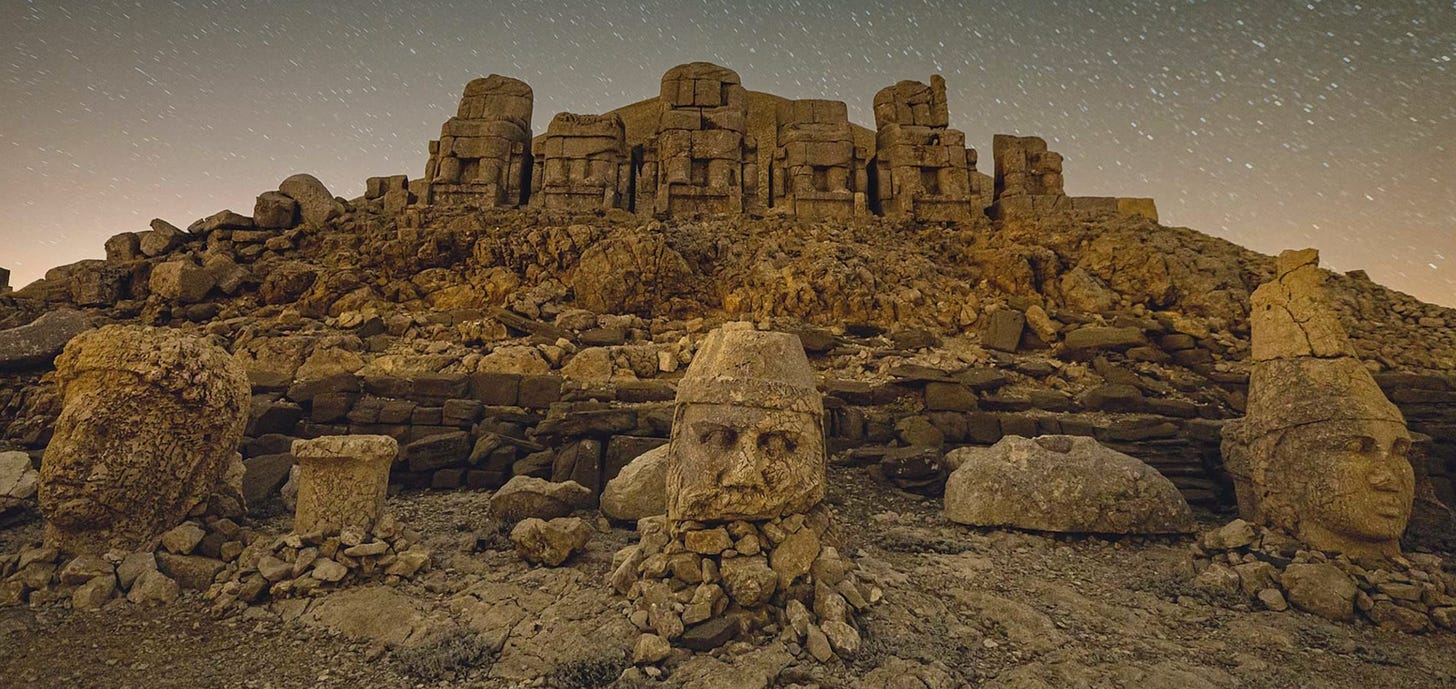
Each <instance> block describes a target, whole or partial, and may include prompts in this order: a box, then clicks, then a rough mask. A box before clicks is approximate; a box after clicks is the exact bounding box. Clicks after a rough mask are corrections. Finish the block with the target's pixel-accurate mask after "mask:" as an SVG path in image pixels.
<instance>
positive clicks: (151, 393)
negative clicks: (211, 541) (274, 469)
mask: <svg viewBox="0 0 1456 689" xmlns="http://www.w3.org/2000/svg"><path fill="white" fill-rule="evenodd" d="M56 369H57V377H58V380H59V384H60V388H61V391H62V394H63V395H64V399H65V403H64V404H65V406H64V408H63V409H62V411H61V415H60V419H59V420H58V421H57V422H56V431H55V437H54V438H53V439H52V440H51V443H50V445H49V446H48V447H47V448H46V453H45V460H44V461H43V462H42V465H41V474H40V486H39V496H40V507H41V512H42V513H43V514H44V515H45V517H46V541H47V542H48V543H50V544H52V545H53V546H55V547H57V548H59V549H61V550H62V551H65V552H76V553H82V552H92V553H100V552H104V551H106V550H108V549H112V548H118V549H121V550H123V551H132V550H138V549H140V548H142V547H143V546H144V545H145V544H147V543H148V542H150V541H151V540H152V539H154V538H156V537H157V536H159V535H160V534H161V533H162V532H164V531H166V530H167V529H170V528H172V527H173V526H176V525H177V523H179V522H180V521H182V518H183V517H185V516H186V515H187V513H188V512H189V511H191V510H192V509H193V508H195V507H197V506H198V505H199V504H201V503H202V502H204V501H206V500H207V499H208V498H209V497H210V496H211V495H212V494H213V493H214V492H215V491H216V490H217V488H218V486H219V485H220V484H223V483H224V482H225V479H226V478H227V477H228V473H229V471H230V470H231V469H233V466H232V464H233V462H234V458H235V457H236V450H235V448H236V447H237V444H238V441H239V440H240V439H241V437H242V432H243V425H244V423H245V422H246V410H247V407H248V400H249V394H248V393H249V388H248V381H247V376H246V375H245V374H244V373H243V369H242V367H241V366H239V365H238V364H237V363H235V362H234V361H233V359H232V357H230V356H229V355H228V354H227V352H225V351H223V350H221V349H219V348H217V347H214V346H212V345H209V344H207V343H205V342H203V341H202V340H199V339H197V338H194V337H189V336H186V335H183V334H182V333H180V332H178V331H175V330H167V329H159V328H146V327H138V326H106V327H104V328H101V329H99V330H94V331H91V332H89V333H86V334H83V335H81V336H78V337H77V338H76V339H74V340H72V341H71V343H70V344H68V345H67V347H66V351H65V352H63V353H62V355H61V356H60V357H58V358H57V362H56ZM238 478H239V479H240V478H241V477H240V476H239V477H238Z"/></svg>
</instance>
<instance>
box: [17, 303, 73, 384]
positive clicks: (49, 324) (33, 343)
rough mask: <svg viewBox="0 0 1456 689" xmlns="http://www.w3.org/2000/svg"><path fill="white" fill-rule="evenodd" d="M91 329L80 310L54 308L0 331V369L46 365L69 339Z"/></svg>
mask: <svg viewBox="0 0 1456 689" xmlns="http://www.w3.org/2000/svg"><path fill="white" fill-rule="evenodd" d="M90 329H91V319H89V318H87V317H86V315H85V314H83V313H81V312H80V311H75V310H72V309H65V308H61V309H56V310H54V311H47V312H46V313H44V314H41V316H40V318H37V319H35V320H34V321H31V322H30V323H29V324H27V325H22V326H20V327H16V328H10V329H9V330H0V370H5V369H21V368H30V367H36V366H49V365H50V364H51V360H52V359H55V358H56V355H57V354H59V353H60V352H61V349H62V348H63V347H65V346H66V343H67V342H70V341H71V338H73V337H75V336H77V335H80V334H81V333H83V332H86V331H87V330H90Z"/></svg>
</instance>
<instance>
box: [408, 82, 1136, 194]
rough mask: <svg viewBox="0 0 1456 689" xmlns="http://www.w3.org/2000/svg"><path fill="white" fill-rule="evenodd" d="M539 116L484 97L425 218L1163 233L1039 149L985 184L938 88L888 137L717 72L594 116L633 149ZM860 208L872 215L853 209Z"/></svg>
mask: <svg viewBox="0 0 1456 689" xmlns="http://www.w3.org/2000/svg"><path fill="white" fill-rule="evenodd" d="M531 103H532V95H531V91H530V87H529V86H527V85H526V84H524V83H523V82H520V81H517V80H514V79H508V78H506V77H501V76H497V75H492V76H490V77H488V78H486V79H477V80H475V81H473V82H471V83H470V85H469V86H467V88H466V94H465V97H464V98H462V100H461V104H460V109H459V113H458V114H457V116H456V117H453V118H451V119H450V120H449V121H448V122H446V123H445V125H444V127H442V131H441V137H440V139H439V140H438V141H433V142H431V143H430V158H429V162H428V163H427V164H426V168H425V176H424V178H423V179H421V180H418V181H417V182H416V184H415V185H414V186H412V187H410V191H412V192H413V193H414V194H416V195H417V196H418V197H419V200H420V202H421V203H423V204H425V205H432V204H441V205H468V206H474V207H477V208H495V207H514V206H517V205H522V204H525V203H527V202H528V201H529V202H530V204H531V205H534V206H538V207H542V208H547V209H551V210H566V211H577V212H581V211H601V210H604V209H613V208H616V209H624V210H632V211H635V212H637V213H641V214H643V215H656V216H660V217H690V216H694V215H724V214H728V215H733V214H743V213H756V212H760V211H762V210H764V209H766V208H767V207H768V206H771V205H778V206H779V207H781V208H784V209H786V210H787V211H788V213H789V214H792V215H796V216H800V217H804V218H809V219H816V218H828V217H845V216H847V215H853V214H859V213H863V212H869V211H874V212H876V213H879V214H883V215H886V216H889V217H893V218H905V219H916V220H929V221H967V220H970V219H972V218H973V217H976V216H980V215H982V214H983V213H985V212H987V211H988V209H991V208H992V207H993V203H995V207H994V211H993V215H994V216H996V217H1001V216H1003V215H1006V214H1011V215H1016V214H1021V215H1038V214H1040V215H1048V214H1067V213H1093V214H1119V215H1141V216H1146V217H1149V218H1153V219H1156V218H1157V210H1156V208H1155V207H1154V205H1153V202H1152V200H1151V199H1129V198H1114V197H1077V198H1072V197H1068V196H1066V194H1065V193H1064V192H1063V189H1062V186H1063V185H1062V177H1061V175H1062V172H1061V161H1062V159H1061V156H1060V155H1059V154H1057V153H1056V152H1053V151H1050V150H1048V149H1047V147H1046V143H1045V141H1043V140H1041V139H1039V138H1036V137H1010V136H1002V135H997V137H996V142H997V143H996V145H995V152H996V161H995V166H996V177H994V178H993V177H992V176H991V175H986V174H983V173H981V172H978V171H977V170H976V165H977V162H978V160H977V158H978V156H977V153H976V150H975V149H974V148H967V147H966V146H965V134H964V133H963V132H961V131H960V130H956V129H951V128H950V127H949V109H948V106H947V104H946V99H945V81H944V79H942V78H941V77H940V76H938V75H936V76H933V77H932V78H931V80H930V83H929V84H928V85H927V84H924V83H920V82H915V81H902V82H899V83H897V84H895V85H892V86H889V87H887V88H885V89H882V90H881V91H880V92H879V93H878V94H876V96H875V104H874V110H875V123H876V129H877V131H875V132H871V131H869V130H867V129H865V128H863V127H859V126H856V125H853V124H852V123H849V122H848V117H847V115H843V116H842V115H841V114H840V111H841V110H846V109H845V108H844V106H843V104H842V103H839V104H838V105H830V104H831V103H838V102H837V101H820V100H806V101H791V100H788V99H784V98H780V97H778V96H774V95H772V94H764V93H756V92H750V91H748V90H747V89H745V88H744V87H743V84H742V83H741V81H740V79H739V76H738V74H737V73H736V72H734V71H733V70H731V69H728V68H726V67H721V66H718V65H713V64H710V63H706V62H694V63H689V64H685V65H679V66H677V67H674V68H672V69H671V70H668V72H667V73H666V74H664V75H663V78H662V82H661V90H660V93H659V95H658V96H657V97H656V98H653V99H649V100H645V101H641V102H638V103H634V104H632V105H629V106H626V107H623V108H619V109H618V110H614V111H612V112H610V113H607V114H606V115H603V116H592V117H594V118H597V117H600V118H611V117H616V118H618V119H619V120H620V122H621V136H620V138H618V135H617V132H616V130H615V127H613V126H612V125H610V124H609V123H610V122H611V120H610V119H593V120H592V122H591V123H587V122H586V121H585V120H583V119H581V118H582V117H584V116H579V115H573V114H570V113H562V114H561V115H560V117H564V118H565V119H564V120H561V121H559V122H558V121H557V120H553V128H554V129H555V131H548V132H547V134H546V135H543V136H542V137H538V138H537V139H536V140H535V141H534V142H532V140H531V131H530V115H531ZM796 103H797V104H798V105H796ZM810 103H819V104H820V105H819V106H813V105H809V104H810ZM816 108H817V109H816ZM598 129H600V130H601V131H596V130H598ZM608 129H610V131H608ZM567 148H570V149H571V150H570V151H568V150H567ZM588 148H590V149H591V150H587V149H588ZM811 149H812V151H813V152H812V153H811V152H810V150H811ZM846 151H847V154H846ZM538 158H539V159H538ZM545 158H551V159H552V162H549V163H548V162H547V161H546V160H545ZM811 159H812V160H811ZM614 163H615V164H614ZM816 169H817V170H816ZM796 171H797V172H796ZM816 175H817V177H815V176H816ZM543 178H550V179H549V182H548V180H547V179H543ZM608 178H611V179H610V180H609V179H608ZM841 178H844V181H841ZM612 182H615V184H612ZM796 185H797V186H796ZM794 189H797V191H793V190H794ZM609 190H610V191H609ZM598 192H600V193H601V195H602V196H603V197H604V198H603V199H602V200H600V202H598V200H597V199H596V196H597V194H598ZM845 194H848V195H849V196H848V197H847V198H841V197H844V195H845ZM856 194H862V195H863V197H862V200H863V209H864V210H860V207H859V206H856V205H854V204H856V203H859V201H857V200H856V199H858V198H860V197H856V196H855V195H856ZM535 197H539V198H535ZM606 197H610V198H606ZM811 197H812V198H811ZM1002 197H1004V199H1003V198H1002ZM568 199H571V200H570V201H568ZM800 206H803V208H802V209H801V208H800ZM846 208H848V209H849V210H846Z"/></svg>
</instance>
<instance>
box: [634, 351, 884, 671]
mask: <svg viewBox="0 0 1456 689" xmlns="http://www.w3.org/2000/svg"><path fill="white" fill-rule="evenodd" d="M823 417H824V411H823V406H822V401H821V400H820V397H819V392H818V390H817V389H816V388H815V384H814V375H813V369H812V368H810V366H809V362H808V359H807V358H806V357H805V356H804V350H803V345H802V344H801V343H800V341H799V338H798V337H796V336H793V335H788V334H785V333H775V332H758V331H755V330H754V329H753V327H752V326H751V325H750V324H748V323H732V324H728V325H725V326H723V327H722V328H720V329H718V330H715V331H713V332H711V333H709V335H708V337H707V339H706V340H704V342H703V345H702V346H701V347H700V348H699V350H698V355H697V356H696V357H695V358H694V360H693V363H692V365H691V366H689V367H688V371H687V372H686V374H685V375H684V377H683V380H682V382H681V384H680V385H679V387H678V394H677V399H676V404H675V411H674V421H673V432H672V438H671V440H670V441H669V444H668V449H667V466H666V505H665V507H666V515H663V516H654V517H648V518H645V519H641V520H640V521H638V522H637V530H638V535H639V539H640V540H639V543H638V544H636V545H633V546H629V547H627V548H625V549H623V550H621V551H619V552H618V553H617V555H616V557H615V558H614V560H613V572H612V575H611V584H612V587H613V588H615V589H616V590H617V591H618V592H620V593H622V594H623V595H625V596H627V598H628V599H629V600H631V601H632V603H633V610H632V612H631V619H632V622H633V624H635V625H636V626H637V627H638V629H640V630H642V632H643V637H642V638H641V639H639V641H638V644H637V649H638V655H639V658H637V659H636V660H637V661H639V662H648V663H650V662H656V661H657V660H661V658H654V657H653V656H654V655H656V651H660V650H661V649H664V648H670V647H671V646H672V645H678V646H682V647H685V648H689V649H693V650H698V651H706V650H711V649H713V648H716V647H718V646H721V645H723V644H725V643H727V642H728V641H730V640H733V639H736V638H740V637H742V636H746V635H748V634H750V633H751V632H753V631H754V630H757V629H761V628H763V627H765V626H768V625H770V624H772V625H777V626H778V627H779V628H780V629H784V630H791V631H792V633H793V635H794V637H795V639H796V640H798V641H799V642H801V643H803V644H804V646H805V648H807V649H808V650H809V652H810V654H812V655H813V656H814V657H815V658H816V659H818V660H819V661H821V662H828V661H829V660H830V659H831V658H833V657H835V656H836V655H852V654H854V653H856V652H857V651H858V650H859V648H860V644H861V642H862V640H861V637H860V633H859V631H858V628H857V627H856V626H855V617H854V616H855V613H856V612H858V611H860V610H863V609H865V608H866V607H868V606H869V605H870V604H871V603H873V602H875V601H877V600H878V599H879V598H880V596H881V593H880V591H879V590H878V589H876V588H874V587H870V586H867V585H865V584H863V583H861V582H860V581H859V580H858V578H857V577H856V576H855V567H854V564H853V563H852V562H851V561H849V560H848V559H846V558H845V557H844V556H842V555H841V554H840V553H839V550H838V549H837V547H836V546H835V538H834V531H833V518H832V514H831V512H830V511H829V510H828V509H827V508H826V507H824V506H823V505H821V504H819V503H820V502H821V501H822V500H823V496H824V481H825V448H824V426H823V423H824V421H823ZM648 475H649V476H650V475H652V474H651V473H649V474H648ZM654 649H655V650H654ZM664 657H665V656H664Z"/></svg>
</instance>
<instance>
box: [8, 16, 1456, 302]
mask: <svg viewBox="0 0 1456 689" xmlns="http://www.w3.org/2000/svg"><path fill="white" fill-rule="evenodd" d="M0 37H3V40H0V46H3V48H4V54H3V59H0V104H3V105H0V242H3V248H0V266H4V267H8V268H11V269H12V270H13V271H14V275H13V276H12V279H11V282H12V284H15V285H17V286H19V285H24V284H25V283H27V282H29V281H30V280H32V279H35V278H37V277H40V276H41V275H42V274H43V273H44V272H45V270H46V269H47V268H49V267H51V266H54V265H58V264H62V263H69V262H71V261H75V260H79V259H81V258H88V257H100V256H101V255H102V254H103V251H102V242H103V241H104V240H105V239H106V238H107V237H109V236H111V235H112V234H115V233H118V232H123V231H136V230H142V229H145V228H146V224H147V221H148V220H150V219H151V218H152V217H162V218H166V219H168V220H171V221H172V222H173V223H175V224H177V225H181V226H186V225H187V224H188V223H189V222H191V221H192V220H193V219H195V218H198V217H201V216H203V215H207V214H210V213H212V212H214V211H217V210H219V209H222V208H225V207H226V208H232V209H234V210H237V211H239V212H242V213H244V214H249V213H251V212H252V204H253V198H254V196H255V195H256V194H257V193H258V192H260V191H264V190H266V189H272V188H275V187H276V185H277V183H278V182H279V181H280V180H281V179H283V178H284V177H286V176H288V175H289V174H292V173H294V172H301V171H306V172H312V173H314V174H316V175H317V176H318V177H319V178H320V179H322V180H323V181H324V182H325V183H326V184H327V185H328V186H329V188H330V189H331V190H332V191H333V192H334V193H335V194H337V195H340V196H345V197H354V196H357V195H359V194H362V193H363V189H364V178H365V177H367V176H370V175H382V174H401V173H404V174H409V175H410V176H411V177H415V176H418V175H419V174H421V173H422V171H423V168H424V163H425V158H426V150H425V145H426V142H427V141H428V140H429V139H431V138H434V137H437V136H438V134H439V127H440V124H441V123H442V122H443V121H444V120H445V119H446V118H448V117H449V116H450V115H452V114H454V110H455V104H456V102H457V100H458V98H459V96H460V92H461V90H462V89H463V87H464V85H465V83H466V82H467V81H469V80H470V79H472V78H474V77H477V76H484V75H487V74H490V73H500V74H504V75H508V76H513V77H517V78H520V79H523V80H525V81H526V82H528V83H530V84H531V86H532V87H533V88H534V90H535V94H536V111H535V126H536V130H537V133H540V132H541V131H542V130H544V129H545V126H546V123H547V122H548V121H549V120H550V118H551V115H552V114H554V113H556V112H559V111H563V110H565V111H573V112H602V111H605V110H610V109H612V108H615V107H618V106H621V105H625V104H628V103H631V102H635V101H637V100H641V99H643V98H647V97H651V96H654V95H656V93H657V89H658V79H659V78H660V76H661V75H662V73H663V72H664V71H666V70H667V69H668V68H670V67H672V66H673V65H676V64H680V63H683V62H689V61H692V60H709V61H712V62H716V63H719V64H722V65H726V66H728V67H731V68H733V69H735V70H737V71H738V73H739V74H740V75H741V76H742V77H743V83H744V85H745V86H746V87H748V88H750V89H753V90H757V91H768V92H771V93H776V94H779V95H782V96H787V97H796V98H810V97H813V98H834V99H840V100H844V101H846V102H847V103H848V104H849V109H850V117H851V119H854V120H855V121H857V122H859V123H861V124H866V125H869V126H873V117H872V115H871V111H870V107H869V106H870V102H871V100H872V98H873V96H874V93H875V92H876V91H877V90H879V89H880V88H881V87H884V86H886V85H889V84H892V83H894V82H895V81H898V80H900V79H917V80H921V81H925V80H927V79H928V78H929V76H930V74H931V73H932V72H940V73H941V74H943V75H944V76H945V78H946V82H947V88H948V97H949V100H950V110H951V125H952V126H954V127H957V128H959V129H963V130H965V132H966V134H967V136H968V139H969V143H970V144H971V145H973V146H975V147H976V148H978V149H979V150H980V151H981V152H982V161H983V162H982V164H981V166H980V167H981V169H982V170H983V171H986V170H989V169H990V167H991V165H990V143H991V136H992V134H995V133H1015V134H1035V135H1039V136H1043V137H1045V138H1046V139H1047V140H1048V141H1049V142H1050V143H1051V146H1052V148H1053V149H1054V150H1057V151H1060V152H1061V153H1062V154H1064V155H1065V156H1066V158H1067V165H1066V170H1067V190H1068V192H1069V193H1072V194H1077V195H1121V196H1152V197H1154V198H1156V199H1157V201H1158V208H1159V211H1160V213H1161V214H1162V217H1163V221H1164V223H1165V224H1170V225H1184V226H1188V227H1192V228H1195V229H1198V230H1201V231H1204V232H1207V233H1210V234H1214V235H1217V236H1220V237H1224V238H1227V239H1229V240H1232V241H1234V242H1237V243H1239V244H1242V245H1244V246H1248V247H1250V248H1253V249H1256V250H1259V251H1263V252H1266V253H1275V252H1277V251H1279V250H1280V249H1283V248H1289V247H1303V246H1316V247H1318V248H1319V249H1320V250H1321V252H1322V256H1323V262H1324V265H1326V266H1327V267H1331V268H1334V269H1336V270H1350V269H1355V268H1363V269H1365V270H1367V271H1368V272H1369V273H1370V275H1371V277H1372V278H1374V279H1375V280H1376V281H1377V282H1381V283H1383V284H1386V285H1389V286H1391V287H1394V288H1396V289H1400V290H1402V291H1405V292H1408V293H1411V294H1414V295H1416V296H1418V297H1421V298H1422V299H1425V300H1427V301H1434V302H1437V303H1441V304H1445V305H1448V306H1456V150H1453V149H1456V3H1453V0H1366V1H1365V2H1350V1H1345V0H1324V1H1321V0H1307V1H1306V0H1298V1H1291V0H1132V1H1128V2H1107V1H1101V0H1082V1H1072V0H1014V1H1005V2H1003V1H998V0H986V1H967V2H929V1H926V2H915V1H911V0H885V1H882V2H881V1H870V0H854V1H851V2H835V3H830V2H817V1H810V0H803V1H782V0H776V1H771V2H742V1H739V2H727V1H717V2H705V3H690V2H683V1H679V0H647V1H645V2H628V3H621V4H604V3H601V2H552V1H549V0H548V1H542V2H494V1H480V0H456V1H453V2H428V3H427V2H399V1H398V0H390V1H389V2H373V1H364V0H358V1H353V2H321V1H313V0H286V1H278V2H268V1H261V2H259V1H255V2H192V1H190V0H188V1H185V2H180V1H179V2H176V3H172V2H154V1H150V0H143V1H142V2H130V3H114V2H96V1H87V2H73V1H67V2H50V1H44V0H37V1H35V2H23V1H21V0H5V2H3V3H0Z"/></svg>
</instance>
